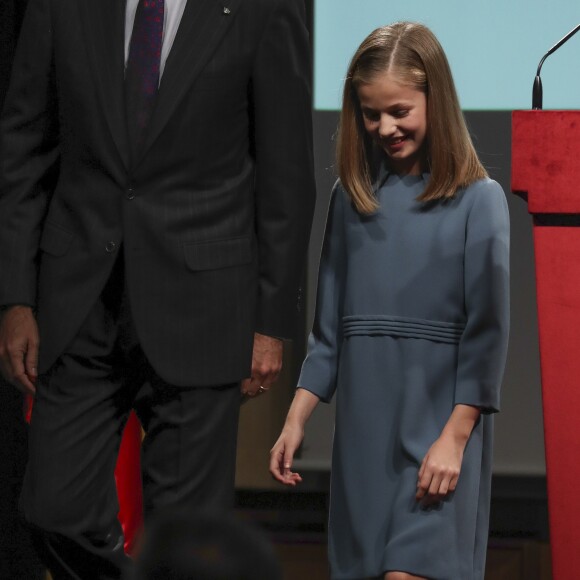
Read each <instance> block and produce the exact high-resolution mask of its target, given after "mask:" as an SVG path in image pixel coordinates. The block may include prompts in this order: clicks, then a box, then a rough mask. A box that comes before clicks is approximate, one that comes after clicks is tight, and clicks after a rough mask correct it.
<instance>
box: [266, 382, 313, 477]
mask: <svg viewBox="0 0 580 580" xmlns="http://www.w3.org/2000/svg"><path fill="white" fill-rule="evenodd" d="M319 400H320V399H319V398H318V397H317V396H316V395H314V394H313V393H311V392H310V391H307V390H306V389H302V388H300V387H299V388H298V389H296V395H295V396H294V400H293V401H292V405H290V410H289V411H288V415H287V416H286V423H285V424H284V428H283V429H282V433H281V434H280V437H278V441H276V443H275V444H274V447H272V450H271V451H270V473H271V474H272V476H273V477H274V479H276V480H277V481H279V482H280V483H284V484H285V485H292V486H295V485H296V484H297V483H300V482H301V481H302V478H301V477H300V474H298V473H294V472H292V471H290V469H291V467H292V460H293V459H294V453H295V452H296V450H297V449H298V447H299V446H300V444H301V443H302V439H303V438H304V426H305V425H306V421H308V419H309V417H310V415H312V411H314V409H315V407H316V405H317V404H318V401H319Z"/></svg>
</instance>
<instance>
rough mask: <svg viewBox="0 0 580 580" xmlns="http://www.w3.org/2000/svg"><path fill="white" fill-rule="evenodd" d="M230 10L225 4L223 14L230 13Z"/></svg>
mask: <svg viewBox="0 0 580 580" xmlns="http://www.w3.org/2000/svg"><path fill="white" fill-rule="evenodd" d="M231 12H232V11H231V10H230V9H229V8H228V7H227V6H224V14H231Z"/></svg>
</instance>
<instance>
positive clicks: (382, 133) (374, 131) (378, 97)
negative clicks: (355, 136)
mask: <svg viewBox="0 0 580 580" xmlns="http://www.w3.org/2000/svg"><path fill="white" fill-rule="evenodd" d="M357 94H358V98H359V102H360V106H361V110H362V114H363V120H364V125H365V129H366V131H367V132H368V134H369V135H370V136H371V138H372V139H373V140H374V141H375V143H376V144H377V145H378V146H379V147H381V149H383V151H384V152H385V153H386V154H387V157H388V158H389V166H390V168H391V169H392V170H393V171H394V172H396V173H399V174H411V175H418V174H420V173H421V172H422V171H423V170H424V169H425V168H426V162H425V161H426V145H425V138H426V136H427V97H426V95H425V93H423V92H421V91H419V90H417V89H415V88H413V87H411V86H410V85H407V84H402V83H401V82H399V80H398V78H397V77H396V76H394V75H393V74H391V73H389V72H387V73H384V74H382V75H379V76H377V77H376V78H375V79H374V80H373V81H372V82H370V83H367V84H361V85H360V86H359V87H358V89H357Z"/></svg>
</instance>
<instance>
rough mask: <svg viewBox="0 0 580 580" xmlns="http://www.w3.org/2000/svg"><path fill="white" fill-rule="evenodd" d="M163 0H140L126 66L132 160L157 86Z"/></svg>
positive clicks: (151, 110)
mask: <svg viewBox="0 0 580 580" xmlns="http://www.w3.org/2000/svg"><path fill="white" fill-rule="evenodd" d="M164 11H165V0H139V5H138V7H137V12H136V14H135V22H134V24H133V33H132V34H131V44H130V46H129V58H128V59H127V68H126V70H125V106H126V113H127V128H128V132H129V139H130V142H131V148H132V154H133V161H135V157H136V153H137V152H138V151H139V148H140V147H141V145H142V144H143V137H144V135H145V129H146V128H147V125H148V124H149V120H150V118H151V114H152V112H153V108H154V106H155V98H156V97H157V87H158V86H159V67H160V64H161V46H162V43H163V19H164Z"/></svg>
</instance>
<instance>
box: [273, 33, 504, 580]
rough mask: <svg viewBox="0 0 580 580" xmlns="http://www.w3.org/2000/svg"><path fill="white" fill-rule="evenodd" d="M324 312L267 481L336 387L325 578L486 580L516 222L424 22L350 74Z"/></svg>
mask: <svg viewBox="0 0 580 580" xmlns="http://www.w3.org/2000/svg"><path fill="white" fill-rule="evenodd" d="M337 161H338V171H339V177H340V179H339V181H338V182H337V184H336V186H335V188H334V191H333V194H332V199H331V203H330V209H329V215H328V221H327V226H326V233H325V241H324V246H323V251H322V258H321V263H320V270H319V280H318V296H317V305H316V314H315V321H314V326H313V329H312V333H311V335H310V338H309V344H308V354H307V357H306V360H305V361H304V365H303V368H302V373H301V376H300V379H299V383H298V385H299V386H298V389H297V391H296V395H295V398H294V401H293V403H292V405H291V408H290V410H289V412H288V416H287V419H286V423H285V425H284V428H283V430H282V433H281V435H280V437H279V439H278V441H277V442H276V443H275V445H274V447H273V449H272V451H271V463H270V470H271V472H272V474H273V476H274V477H275V478H276V479H277V480H279V481H280V482H282V483H284V484H286V485H290V486H294V485H296V484H298V483H299V482H300V481H301V478H300V475H299V474H298V473H295V472H293V471H292V459H293V456H294V453H295V452H296V450H297V449H298V447H299V445H300V443H301V442H302V438H303V433H304V425H305V423H306V421H307V419H308V417H309V416H310V414H311V413H312V411H313V410H314V408H315V406H316V405H317V404H318V402H319V401H325V402H328V401H329V400H330V399H331V398H332V396H333V395H334V394H336V425H335V436H334V446H333V458H332V473H331V502H330V515H329V560H330V564H331V573H332V578H333V579H335V580H347V579H363V578H380V579H383V578H384V579H385V580H410V579H432V580H483V577H484V569H485V554H486V546H487V536H488V522H489V503H490V483H491V453H492V435H493V414H494V413H495V412H496V411H498V410H499V389H500V384H501V379H502V375H503V369H504V364H505V357H506V350H507V341H508V325H509V271H508V268H509V264H508V262H509V256H508V253H509V217H508V212H507V204H506V199H505V195H504V193H503V191H502V189H501V187H500V186H499V185H498V184H497V183H496V182H494V181H492V180H490V179H489V178H488V176H487V173H486V171H485V169H484V168H483V166H482V165H481V163H480V161H479V159H478V158H477V154H476V152H475V150H474V147H473V145H472V142H471V139H470V137H469V134H468V131H467V128H466V125H465V122H464V119H463V115H462V113H461V109H460V106H459V102H458V99H457V95H456V91H455V87H454V84H453V79H452V76H451V71H450V69H449V65H448V62H447V59H446V57H445V54H444V52H443V49H442V48H441V46H440V44H439V42H438V41H437V39H436V38H435V36H434V35H433V34H432V33H431V32H430V31H429V30H428V29H427V28H426V27H424V26H422V25H419V24H414V23H408V22H399V23H396V24H393V25H390V26H386V27H382V28H379V29H377V30H375V31H374V32H372V33H371V34H370V35H369V36H368V37H367V38H366V39H365V40H364V42H363V43H362V44H361V46H360V47H359V49H358V50H357V52H356V53H355V55H354V57H353V59H352V62H351V63H350V67H349V70H348V74H347V78H346V82H345V87H344V96H343V107H342V113H341V119H340V128H339V138H338V146H337Z"/></svg>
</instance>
